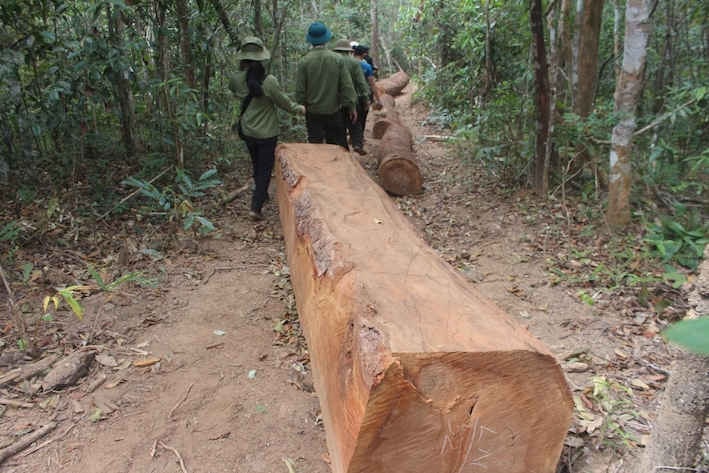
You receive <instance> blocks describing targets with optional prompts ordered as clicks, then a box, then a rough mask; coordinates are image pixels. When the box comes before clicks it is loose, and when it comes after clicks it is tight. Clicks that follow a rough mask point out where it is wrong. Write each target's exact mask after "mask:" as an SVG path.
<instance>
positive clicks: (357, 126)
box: [345, 97, 367, 149]
mask: <svg viewBox="0 0 709 473" xmlns="http://www.w3.org/2000/svg"><path fill="white" fill-rule="evenodd" d="M366 101H367V99H366V98H364V97H360V99H359V101H358V102H357V121H356V122H355V123H352V121H350V119H349V117H347V115H346V114H345V123H346V124H347V131H349V133H350V141H351V142H352V147H353V148H354V149H362V148H363V147H364V122H365V120H366V119H367V108H366V107H365V106H364V105H365V103H366Z"/></svg>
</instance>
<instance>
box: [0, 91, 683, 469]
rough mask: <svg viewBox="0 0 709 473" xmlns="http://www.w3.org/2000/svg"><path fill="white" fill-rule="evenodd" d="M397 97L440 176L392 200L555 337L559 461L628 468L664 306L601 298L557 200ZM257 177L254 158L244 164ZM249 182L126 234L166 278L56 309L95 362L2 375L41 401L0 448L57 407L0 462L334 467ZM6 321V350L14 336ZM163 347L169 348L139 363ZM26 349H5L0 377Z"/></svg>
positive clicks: (22, 394) (133, 251) (0, 423)
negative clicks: (561, 429)
mask: <svg viewBox="0 0 709 473" xmlns="http://www.w3.org/2000/svg"><path fill="white" fill-rule="evenodd" d="M397 109H398V110H399V111H400V113H401V115H402V117H403V119H404V120H405V121H406V123H407V124H408V125H409V126H410V127H411V128H412V130H413V131H414V135H415V136H416V141H417V143H416V151H417V156H418V157H419V159H420V162H421V167H422V170H423V174H424V177H425V186H426V190H425V192H424V193H423V194H422V195H421V196H413V197H405V198H398V199H396V201H397V203H398V205H399V207H400V208H401V210H402V211H403V212H404V213H405V214H406V215H408V216H409V217H410V218H411V219H412V221H413V222H414V224H415V225H416V227H417V228H418V229H419V230H420V232H421V235H422V236H423V237H424V238H425V239H426V240H427V242H428V243H429V244H430V245H431V246H432V247H433V248H434V249H436V250H437V251H438V252H439V253H440V255H441V257H442V258H444V259H445V260H447V261H448V262H449V263H450V264H452V265H453V266H454V267H456V268H458V269H459V270H460V271H461V272H463V273H464V274H465V275H466V276H467V277H468V278H469V279H470V281H471V283H472V284H475V285H476V286H477V287H478V288H479V289H480V290H481V291H482V292H483V293H484V294H485V295H486V296H487V297H489V298H490V299H492V300H493V301H495V302H496V303H497V304H498V305H500V306H501V307H502V308H503V309H505V310H506V311H508V312H509V313H510V314H511V315H513V316H514V317H515V318H516V319H517V320H518V321H519V322H520V323H521V324H523V325H524V326H526V327H528V328H529V330H530V331H531V332H532V333H533V334H534V335H536V336H537V337H539V338H540V339H541V340H543V341H544V342H545V343H546V344H547V345H548V346H549V347H550V349H551V350H552V352H554V353H555V354H556V355H557V356H558V359H559V361H560V363H562V365H563V366H564V367H565V369H566V370H567V372H568V379H569V384H570V386H571V388H572V390H573V392H574V395H575V398H576V400H577V413H576V420H575V423H574V426H573V427H572V430H571V433H570V436H569V440H567V447H566V449H565V450H564V457H563V458H562V462H561V465H560V471H569V472H571V471H574V472H579V471H580V472H588V473H592V472H606V471H616V472H617V471H624V466H623V465H627V464H628V462H629V461H631V460H630V459H631V458H632V455H633V452H634V451H636V450H637V448H639V446H641V445H642V443H643V438H644V437H645V436H646V435H647V434H648V433H649V423H650V419H651V418H652V416H653V414H652V412H653V411H654V407H653V400H654V398H655V393H656V390H657V389H659V388H661V387H662V385H663V384H662V383H663V382H664V379H665V374H664V369H666V367H667V366H668V365H669V360H670V354H669V353H668V351H667V349H666V348H665V344H664V343H663V342H662V340H661V339H660V337H659V336H657V330H653V329H652V328H653V327H652V323H653V322H652V319H651V318H648V317H645V318H642V317H638V315H637V314H638V311H635V312H632V313H631V314H626V313H620V312H619V311H617V310H614V307H615V306H614V305H613V304H607V305H605V306H603V305H602V304H599V305H594V306H591V305H589V304H587V303H584V302H582V301H581V300H580V298H579V296H578V294H577V290H575V289H571V288H570V287H567V286H564V285H562V284H556V282H555V281H554V280H553V278H551V277H550V273H549V271H548V266H549V258H550V255H554V252H556V251H557V248H558V247H559V245H560V244H561V243H562V240H563V239H564V238H565V235H564V233H563V226H561V227H560V225H559V224H558V223H557V222H556V221H555V220H554V218H553V215H554V212H556V210H555V208H554V207H553V206H542V205H540V204H538V203H537V202H536V201H535V199H534V198H533V197H531V196H528V195H526V194H524V193H518V194H503V193H501V192H500V191H499V189H498V187H497V186H498V184H496V183H495V182H493V181H490V180H489V179H487V178H486V177H484V175H483V174H482V173H481V172H480V171H479V170H477V169H476V168H475V166H472V165H470V164H466V163H463V162H461V159H460V157H459V156H458V155H457V153H456V151H455V148H454V147H452V146H449V145H447V144H445V143H441V142H437V141H436V142H434V141H432V140H429V139H427V138H426V136H428V135H434V134H441V131H440V130H437V129H434V128H431V127H429V126H426V125H425V124H424V121H425V118H426V114H427V111H426V110H425V108H424V107H423V106H421V105H417V104H412V103H411V93H410V92H409V93H406V94H405V95H404V96H402V97H400V98H398V99H397ZM372 121H373V117H372V118H370V124H371V122H372ZM374 146H376V142H375V140H370V142H369V143H368V144H367V150H368V151H369V154H368V155H366V156H361V157H358V158H357V159H359V160H360V162H361V163H362V165H363V166H364V167H365V168H366V169H367V170H368V171H369V172H370V173H371V175H372V177H373V178H374V179H376V171H375V168H376V163H375V162H374V158H373V157H372V150H373V147H374ZM244 166H245V163H244ZM246 175H248V169H246V168H245V167H243V168H242V169H240V170H239V171H238V173H237V176H236V178H235V179H234V180H241V181H242V182H243V180H244V179H243V178H244V176H246ZM239 178H240V179H239ZM230 184H234V186H235V187H236V184H235V183H230ZM272 195H274V193H272ZM248 198H249V196H248V195H246V194H245V195H243V196H242V197H240V198H239V199H238V200H236V201H235V202H233V203H232V204H231V205H230V206H229V207H228V208H227V209H226V210H225V211H224V212H223V213H222V214H221V216H219V217H218V218H216V219H215V220H216V223H217V226H218V228H219V231H218V232H216V233H215V234H214V235H212V236H210V237H204V238H195V237H191V236H190V235H184V234H180V235H179V237H177V239H176V241H177V244H176V245H172V246H171V247H170V249H169V250H166V251H163V257H162V258H160V259H156V260H153V259H151V258H150V257H147V256H144V254H153V253H150V252H145V251H144V252H143V253H140V251H141V249H143V248H144V246H145V245H147V243H146V241H145V240H146V239H145V238H143V239H137V240H136V242H135V244H132V245H128V244H124V245H123V246H122V247H121V251H127V252H128V253H129V257H128V261H129V264H131V265H133V266H132V267H135V268H142V269H143V270H144V271H145V272H146V273H147V274H151V275H154V276H155V277H156V278H158V280H159V285H158V286H157V288H153V289H150V288H143V287H140V286H138V285H135V284H126V285H125V286H121V287H119V288H118V289H116V290H115V291H113V292H106V291H99V292H94V294H93V295H91V296H89V297H86V298H84V299H83V300H82V304H83V305H85V306H86V308H87V310H86V315H85V317H84V319H83V320H82V321H78V320H76V318H74V317H73V316H72V315H71V314H70V313H68V312H65V313H61V312H60V314H59V315H61V317H60V316H59V315H58V316H57V318H56V319H55V320H54V321H52V322H47V323H46V327H47V330H46V333H47V334H48V335H47V337H50V338H51V337H54V338H53V339H51V340H47V341H46V342H45V344H46V345H47V346H49V347H52V348H51V349H50V350H48V351H49V352H54V353H57V354H60V355H61V354H63V353H68V352H70V351H72V350H74V349H76V347H81V346H83V347H84V348H83V349H90V350H95V351H96V352H97V353H98V354H97V361H95V362H94V363H93V364H92V367H91V368H90V371H89V374H88V376H87V377H86V378H84V379H83V380H82V381H81V382H80V383H79V384H77V385H75V386H71V387H68V388H65V389H63V390H57V391H55V392H50V393H38V392H36V391H37V390H36V387H35V386H33V385H32V383H31V382H24V383H21V384H18V385H10V386H5V387H0V398H5V399H14V400H18V401H23V402H30V403H32V406H31V407H27V408H18V407H13V406H7V407H6V409H5V411H4V415H2V416H1V417H0V448H2V447H4V446H6V445H10V444H12V443H13V442H15V441H17V440H18V439H19V438H21V436H22V435H23V434H26V433H28V432H30V431H31V430H33V429H36V428H38V427H39V426H41V425H44V424H46V423H47V422H49V421H50V420H52V421H55V422H57V424H58V426H57V428H56V429H55V430H54V431H53V432H51V433H50V434H48V435H47V436H46V437H44V438H43V439H41V440H39V441H37V442H36V443H35V444H34V447H30V448H28V449H26V450H25V451H24V453H20V454H17V455H14V456H13V457H11V458H10V459H9V460H7V461H6V462H5V463H4V464H2V465H1V466H0V472H8V473H9V472H12V473H29V472H47V473H54V472H60V471H62V472H81V473H99V472H110V473H123V472H126V473H128V472H155V473H161V472H170V473H172V472H182V471H187V472H190V473H199V472H202V473H217V472H243V473H257V472H268V473H274V472H282V473H286V472H289V466H288V465H290V467H291V468H293V470H294V471H296V472H298V473H306V472H307V473H326V472H329V471H330V468H329V465H328V456H327V449H326V445H325V437H324V432H323V428H322V423H321V421H320V417H319V415H320V409H319V405H318V399H317V395H316V393H314V392H312V391H313V389H312V384H311V382H310V375H309V363H308V361H309V360H308V355H307V349H306V347H305V344H304V341H303V339H302V336H301V335H300V330H299V327H298V321H297V317H296V315H295V310H294V303H293V294H292V291H291V289H290V284H289V281H288V267H287V263H286V261H285V258H284V253H283V251H284V248H283V240H282V238H281V236H280V228H279V222H278V216H277V206H276V204H275V203H274V202H271V203H270V204H268V206H267V208H266V209H265V215H266V220H265V221H264V222H259V223H252V222H249V221H248V220H247V219H246V212H247V210H248V203H247V201H248ZM560 228H562V229H561V230H559V229H560ZM153 243H155V242H153ZM155 246H156V245H154V244H153V245H152V247H155ZM158 246H159V245H158ZM126 248H127V249H126ZM161 248H162V247H161ZM116 259H119V255H116ZM57 284H58V283H57ZM589 291H590V292H591V293H592V290H589ZM4 306H5V304H4V301H3V307H4ZM62 314H63V315H62ZM0 320H2V321H3V322H6V316H5V315H0ZM58 333H61V334H62V336H61V343H55V342H56V340H57V337H58V335H57V334H58ZM4 334H5V335H4V339H3V340H5V346H4V348H3V349H4V350H5V351H6V352H7V353H10V352H11V351H12V350H11V345H10V342H11V341H12V338H11V336H10V332H9V331H5V332H4ZM52 334H54V335H52ZM13 343H14V342H13ZM0 348H2V346H0ZM151 357H155V358H159V362H157V363H154V364H150V365H149V366H145V367H139V366H136V364H140V362H141V361H145V362H146V363H147V362H148V361H146V360H148V359H149V358H151ZM6 358H7V360H11V358H12V357H11V356H9V355H8V356H7V357H6ZM153 361H156V360H153ZM22 362H23V360H14V361H6V363H5V364H4V366H2V365H0V375H2V374H3V373H4V372H6V371H9V370H10V369H11V368H12V367H14V366H17V365H18V364H21V363H22ZM136 362H137V363H136ZM104 377H105V380H104V381H103V382H101V380H102V379H103V378H104ZM99 383H100V384H99ZM594 388H595V389H594ZM543 395H544V393H540V396H543ZM626 436H628V437H627V438H626ZM46 442H48V443H46ZM36 447H40V448H38V449H37V448H36ZM28 452H29V453H28ZM178 454H179V457H181V459H182V461H183V463H184V470H183V469H182V466H181V465H180V464H179V459H178Z"/></svg>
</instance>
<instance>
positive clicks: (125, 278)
mask: <svg viewBox="0 0 709 473" xmlns="http://www.w3.org/2000/svg"><path fill="white" fill-rule="evenodd" d="M87 271H88V273H89V275H90V276H91V278H92V279H93V280H94V281H96V285H97V286H98V287H99V289H101V290H102V291H106V292H112V291H115V290H116V289H117V288H118V287H119V286H121V285H123V284H125V283H128V282H135V283H136V284H138V285H139V286H142V287H154V286H155V281H153V280H152V279H148V278H146V277H145V276H143V273H141V272H140V271H133V272H130V273H126V274H124V275H122V276H120V277H119V278H117V279H116V280H114V281H112V282H110V283H106V282H105V281H104V280H103V278H102V277H101V274H100V273H99V272H98V271H97V270H96V268H94V266H93V265H89V267H88V269H87Z"/></svg>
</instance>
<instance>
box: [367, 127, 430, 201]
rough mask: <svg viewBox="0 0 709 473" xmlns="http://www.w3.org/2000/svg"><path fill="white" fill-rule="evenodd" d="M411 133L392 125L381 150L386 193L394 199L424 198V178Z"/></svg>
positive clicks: (380, 159)
mask: <svg viewBox="0 0 709 473" xmlns="http://www.w3.org/2000/svg"><path fill="white" fill-rule="evenodd" d="M413 142H414V138H413V135H412V134H411V130H409V129H408V128H407V127H405V126H404V125H402V124H400V123H395V122H392V123H391V124H390V125H389V126H388V127H387V129H386V132H385V133H384V136H382V139H381V141H380V142H379V147H378V148H377V153H376V158H377V162H378V163H379V167H378V168H377V172H378V174H379V178H380V180H381V184H382V187H383V188H384V190H386V191H387V192H389V193H390V194H393V195H398V196H400V195H409V194H420V193H421V192H422V191H423V176H422V175H421V170H420V169H419V165H418V161H417V160H416V155H415V154H414V148H413Z"/></svg>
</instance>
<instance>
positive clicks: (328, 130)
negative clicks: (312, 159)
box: [305, 112, 350, 150]
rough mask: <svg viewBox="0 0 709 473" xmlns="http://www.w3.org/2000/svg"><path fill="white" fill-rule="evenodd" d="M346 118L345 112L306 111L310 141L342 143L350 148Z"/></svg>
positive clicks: (306, 124) (344, 146)
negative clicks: (325, 113)
mask: <svg viewBox="0 0 709 473" xmlns="http://www.w3.org/2000/svg"><path fill="white" fill-rule="evenodd" d="M345 120H346V118H345V114H344V112H335V113H331V114H329V115H319V114H316V113H306V114H305V126H306V128H307V129H308V143H323V142H324V143H328V144H331V145H340V146H342V147H343V148H345V149H346V150H349V149H350V148H349V146H347V129H346V128H345Z"/></svg>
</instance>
